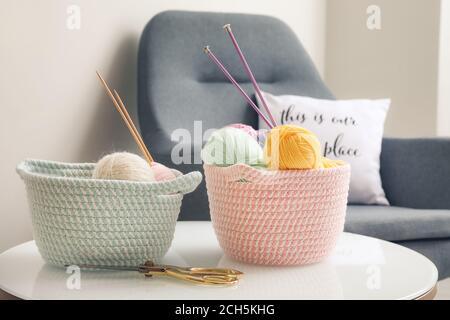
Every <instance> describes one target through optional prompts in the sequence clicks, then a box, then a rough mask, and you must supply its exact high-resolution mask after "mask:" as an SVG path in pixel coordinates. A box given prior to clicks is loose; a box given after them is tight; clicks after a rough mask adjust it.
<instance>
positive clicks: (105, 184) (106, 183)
mask: <svg viewBox="0 0 450 320" xmlns="http://www.w3.org/2000/svg"><path fill="white" fill-rule="evenodd" d="M49 166H50V167H51V166H53V167H54V168H53V170H59V169H72V170H80V171H82V170H86V171H87V170H89V171H90V170H93V168H94V167H95V163H67V162H61V161H53V160H41V159H33V158H29V159H25V160H23V161H21V162H19V164H18V165H17V166H16V172H17V173H18V174H19V176H20V177H21V178H22V179H24V180H45V181H49V182H59V183H63V184H73V185H74V186H76V187H91V188H92V187H94V188H108V189H117V188H118V189H123V188H130V187H132V188H133V190H145V191H160V192H161V191H166V190H170V189H174V190H177V189H181V190H180V191H179V192H180V193H185V192H184V190H185V189H188V190H190V189H195V188H196V187H197V186H198V184H199V183H200V182H201V180H202V174H201V173H200V172H199V171H192V172H189V173H187V174H183V173H181V172H180V171H178V170H175V169H171V170H172V171H173V172H174V173H175V176H176V178H175V179H172V180H167V181H132V180H104V179H93V178H86V177H64V176H57V175H49V174H46V173H42V172H37V170H36V168H39V167H40V168H46V169H47V170H52V168H49ZM188 185H189V186H188ZM174 192H177V191H174ZM188 192H190V191H188ZM188 192H187V193H188Z"/></svg>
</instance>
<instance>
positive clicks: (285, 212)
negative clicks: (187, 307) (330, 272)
mask: <svg viewBox="0 0 450 320" xmlns="http://www.w3.org/2000/svg"><path fill="white" fill-rule="evenodd" d="M204 169H205V179H206V187H207V190H208V200H209V208H210V213H211V219H212V222H213V226H214V230H215V233H216V236H217V238H218V240H219V244H220V246H221V247H222V249H223V250H224V251H225V253H226V254H227V255H228V256H230V257H231V258H234V259H236V260H240V261H243V262H248V263H255V264H264V265H303V264H310V263H315V262H319V261H321V260H323V259H324V258H325V257H327V256H328V255H329V254H330V253H331V251H332V250H333V248H334V247H335V245H336V242H337V239H338V237H339V235H340V234H341V232H342V231H343V227H344V220H345V213H346V207H347V196H348V190H349V183H350V166H349V165H343V166H340V167H337V168H330V169H313V170H282V171H271V170H261V169H255V168H252V167H250V166H248V165H245V164H236V165H233V166H229V167H218V166H211V165H206V164H205V165H204Z"/></svg>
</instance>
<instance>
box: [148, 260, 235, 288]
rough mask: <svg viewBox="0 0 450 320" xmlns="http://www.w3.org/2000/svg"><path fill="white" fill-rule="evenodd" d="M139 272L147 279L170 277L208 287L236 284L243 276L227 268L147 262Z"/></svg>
mask: <svg viewBox="0 0 450 320" xmlns="http://www.w3.org/2000/svg"><path fill="white" fill-rule="evenodd" d="M139 271H140V272H142V273H144V274H145V275H146V276H147V277H151V276H162V275H164V276H169V277H172V278H176V279H180V280H185V281H189V282H194V283H198V284H208V285H227V284H235V283H237V282H238V280H239V279H240V277H241V276H242V275H243V273H242V272H240V271H238V270H234V269H225V268H197V267H196V268H190V267H177V266H170V265H164V266H157V265H153V263H151V262H146V263H145V264H144V265H142V266H141V267H140V268H139Z"/></svg>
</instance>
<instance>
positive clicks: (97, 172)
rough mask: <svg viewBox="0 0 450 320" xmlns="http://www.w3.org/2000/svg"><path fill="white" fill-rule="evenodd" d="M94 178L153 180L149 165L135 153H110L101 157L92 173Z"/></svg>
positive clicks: (153, 175) (153, 176)
mask: <svg viewBox="0 0 450 320" xmlns="http://www.w3.org/2000/svg"><path fill="white" fill-rule="evenodd" d="M92 177H93V178H94V179H107V180H134V181H155V174H154V172H153V170H152V168H151V167H150V165H149V164H148V163H147V161H145V160H144V159H142V158H141V157H139V156H138V155H136V154H133V153H128V152H116V153H111V154H108V155H106V156H104V157H103V158H101V159H100V160H99V161H98V162H97V164H96V165H95V168H94V171H93V173H92Z"/></svg>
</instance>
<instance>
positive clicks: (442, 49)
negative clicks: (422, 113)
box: [437, 0, 450, 137]
mask: <svg viewBox="0 0 450 320" xmlns="http://www.w3.org/2000/svg"><path fill="white" fill-rule="evenodd" d="M438 73H439V74H438V75H439V77H438V81H439V82H438V90H437V93H438V108H437V134H438V135H439V136H446V137H450V0H442V1H441V19H440V37H439V70H438Z"/></svg>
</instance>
